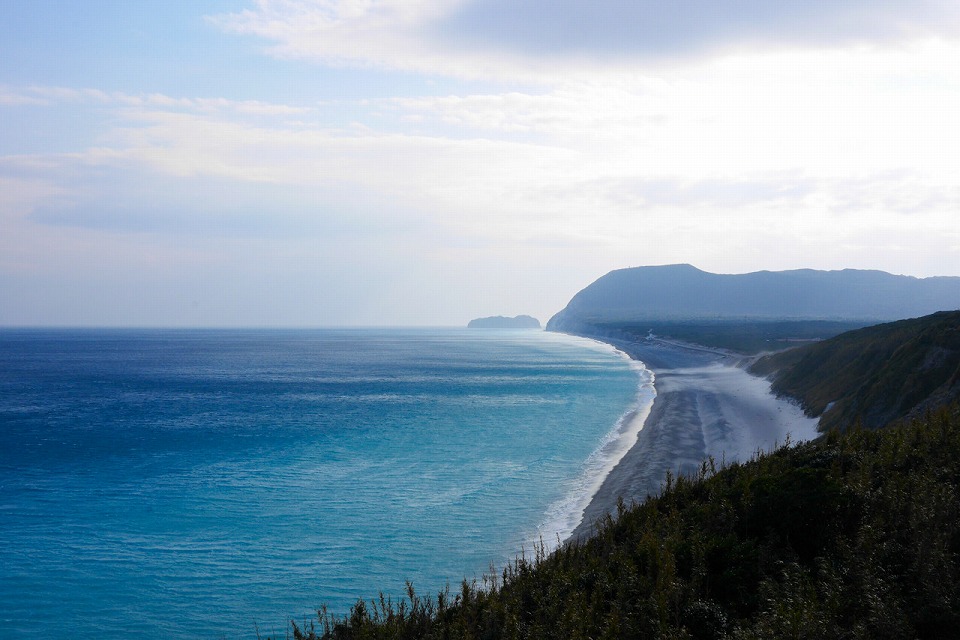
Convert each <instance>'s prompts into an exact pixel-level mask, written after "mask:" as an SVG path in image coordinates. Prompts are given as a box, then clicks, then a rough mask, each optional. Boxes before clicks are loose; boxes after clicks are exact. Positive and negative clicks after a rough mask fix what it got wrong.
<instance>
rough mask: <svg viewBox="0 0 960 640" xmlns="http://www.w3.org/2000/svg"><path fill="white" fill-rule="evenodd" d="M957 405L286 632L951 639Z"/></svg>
mask: <svg viewBox="0 0 960 640" xmlns="http://www.w3.org/2000/svg"><path fill="white" fill-rule="evenodd" d="M958 453H960V410H958V409H957V407H956V406H954V407H952V408H950V409H941V410H940V411H939V412H937V413H935V414H930V415H927V416H924V417H922V418H919V419H916V420H914V421H912V422H910V423H909V424H906V425H902V426H899V427H896V428H890V429H886V430H881V431H870V430H864V429H860V428H852V429H849V430H847V431H846V432H845V433H841V432H839V431H836V430H835V431H832V432H831V433H829V434H828V435H826V436H824V437H823V438H821V439H820V440H818V441H816V442H811V443H805V444H801V445H799V446H786V447H783V448H781V449H779V450H777V451H776V452H774V453H771V454H768V455H763V456H760V457H759V458H757V459H756V460H753V461H751V462H749V463H745V464H734V465H731V466H730V467H728V468H725V469H722V470H718V471H717V470H715V469H714V468H713V466H712V463H711V462H710V461H708V462H707V463H705V464H704V465H703V467H702V468H701V472H700V474H699V477H696V478H676V479H668V486H667V488H666V490H665V491H664V493H663V495H662V496H661V497H659V498H655V499H651V500H648V501H647V502H645V503H644V504H642V505H638V506H632V507H630V508H621V509H620V513H619V516H618V517H617V518H610V519H608V520H607V521H606V522H604V523H600V524H599V529H598V532H597V534H596V535H595V536H594V537H593V538H591V539H589V540H587V541H585V542H582V543H578V544H571V545H568V546H565V547H563V548H561V549H560V550H559V551H557V552H555V553H553V554H550V555H546V554H543V553H542V552H541V553H537V554H536V555H535V556H534V557H533V558H521V559H518V560H517V561H515V563H514V564H513V565H512V566H510V567H508V568H507V569H506V570H504V571H503V572H502V574H500V575H499V576H496V577H495V578H494V577H487V578H486V579H484V580H483V581H482V582H481V583H480V584H477V583H466V582H465V583H464V584H462V585H461V588H460V589H459V591H458V592H456V593H450V592H445V593H441V594H439V595H438V596H437V597H435V598H433V597H421V596H418V595H417V594H416V593H415V592H414V591H413V589H412V587H411V588H410V589H409V598H408V599H406V600H404V601H402V602H391V601H389V600H385V599H383V598H381V599H380V600H378V601H374V602H358V603H357V604H356V605H355V606H354V607H353V609H352V611H350V612H349V613H348V614H347V615H346V616H344V617H342V618H337V617H332V616H330V615H328V614H327V613H326V612H325V611H321V612H320V615H319V617H318V619H317V620H316V622H315V623H313V624H309V625H307V627H306V628H304V627H302V626H301V627H295V628H294V636H295V637H296V638H310V639H316V638H327V639H331V640H334V639H336V640H346V639H365V638H371V639H381V638H382V639H388V638H390V639H392V638H437V639H440V638H449V639H455V638H471V639H473V638H476V639H480V638H563V639H568V638H572V639H577V638H582V639H586V638H593V639H600V638H695V639H696V638H733V639H743V640H746V639H751V638H910V637H917V638H953V637H956V632H957V629H960V580H958V578H960V563H958V557H960V556H958V554H960V486H958V483H960V455H958Z"/></svg>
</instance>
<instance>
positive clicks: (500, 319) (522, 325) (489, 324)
mask: <svg viewBox="0 0 960 640" xmlns="http://www.w3.org/2000/svg"><path fill="white" fill-rule="evenodd" d="M467 327H468V328H470V329H539V328H540V321H539V320H537V319H536V318H534V317H532V316H515V317H513V318H507V317H504V316H491V317H489V318H476V319H475V320H471V321H470V322H469V323H468V324H467Z"/></svg>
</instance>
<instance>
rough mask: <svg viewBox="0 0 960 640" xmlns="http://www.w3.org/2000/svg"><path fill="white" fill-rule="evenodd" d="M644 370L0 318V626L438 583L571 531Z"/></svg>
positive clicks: (264, 610) (571, 358)
mask: <svg viewBox="0 0 960 640" xmlns="http://www.w3.org/2000/svg"><path fill="white" fill-rule="evenodd" d="M649 382H650V380H649V377H648V375H647V374H646V372H645V371H643V370H642V369H640V370H639V375H638V370H637V367H636V365H631V363H630V362H628V361H627V360H626V359H624V358H623V357H622V356H621V355H620V354H618V353H616V352H614V351H613V350H612V349H611V348H609V347H607V346H605V345H600V344H598V343H594V342H590V341H587V340H583V339H579V338H572V337H568V336H563V335H558V334H552V333H545V332H540V331H509V330H497V331H476V330H474V331H469V330H466V329H463V330H456V329H449V330H373V329H369V330H310V331H182V330H178V331H163V330H150V331H139V330H138V331H133V330H110V331H67V330H56V331H53V330H3V331H0V535H2V541H3V544H2V545H0V625H2V628H3V635H4V636H5V637H37V636H41V637H47V636H52V635H54V634H56V633H68V634H70V635H72V636H76V637H97V638H120V637H128V636H129V635H130V634H134V633H135V634H138V635H139V636H140V637H147V638H165V637H172V636H179V637H196V638H219V637H228V638H237V637H239V638H245V637H255V635H256V628H255V624H256V625H257V626H258V627H259V631H260V633H261V634H264V635H266V634H270V635H280V636H281V637H282V636H283V634H284V632H285V624H286V621H288V620H290V619H291V618H293V619H296V620H300V621H302V620H303V619H304V618H307V617H310V616H311V615H312V612H313V611H314V610H315V609H316V607H318V606H319V605H320V604H322V603H326V604H327V605H329V606H330V608H331V609H332V610H333V611H336V612H340V613H343V612H345V611H346V610H347V608H348V607H349V606H350V605H351V604H352V603H353V602H355V601H356V599H357V598H365V599H369V598H372V597H374V596H375V595H376V592H377V591H378V590H379V589H385V590H386V591H387V592H388V594H390V595H393V596H394V597H396V596H399V595H400V594H402V593H403V590H404V581H405V580H411V581H412V582H413V583H414V585H415V586H416V587H417V588H418V590H419V591H420V592H422V593H431V592H436V591H437V590H439V589H442V588H443V587H444V586H445V585H446V584H448V583H449V584H450V585H451V587H452V588H453V589H456V588H457V585H458V583H459V581H460V580H461V579H462V578H464V577H468V578H473V577H477V578H479V577H480V576H481V575H482V574H483V573H484V572H485V571H486V570H487V569H488V568H489V567H490V565H491V564H495V565H497V566H502V565H503V564H504V563H505V562H507V561H508V560H509V559H510V558H512V557H513V556H514V555H515V554H517V553H519V552H520V551H521V550H523V551H525V552H526V553H528V554H529V553H531V550H532V543H533V542H534V541H535V540H537V539H539V538H540V537H541V536H542V537H543V538H544V541H545V542H546V543H548V544H550V543H551V542H555V541H556V539H557V537H560V538H563V537H565V536H566V535H567V534H569V533H570V529H572V527H573V526H575V524H576V519H577V516H578V515H579V513H578V510H581V509H582V508H583V506H585V504H586V500H587V499H588V498H589V495H588V494H589V491H590V487H594V486H595V484H596V483H595V481H594V480H595V477H596V476H597V474H602V473H603V472H604V471H605V470H606V469H608V468H609V466H610V465H611V464H612V463H613V462H614V460H613V459H612V456H615V455H619V453H622V451H619V453H617V452H616V451H614V450H615V449H617V448H616V447H611V446H610V443H611V441H612V440H616V437H615V435H616V434H612V433H611V432H612V430H615V429H624V428H625V427H626V425H625V424H624V423H626V422H629V421H628V420H621V418H622V417H623V416H624V415H627V414H628V412H630V411H634V412H636V411H637V410H638V406H637V405H638V403H640V404H641V405H643V404H644V403H647V404H648V403H649V401H650V399H651V398H652V396H650V395H649V388H650V387H649ZM644 389H646V390H647V392H645V391H644ZM645 393H646V395H645ZM639 410H640V411H641V412H642V411H643V406H640V407H639ZM604 443H606V445H607V446H606V448H604V447H603V446H602V445H604ZM621 449H622V447H621ZM608 450H609V455H608Z"/></svg>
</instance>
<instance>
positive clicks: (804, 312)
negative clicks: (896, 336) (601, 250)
mask: <svg viewBox="0 0 960 640" xmlns="http://www.w3.org/2000/svg"><path fill="white" fill-rule="evenodd" d="M952 309H960V278H957V277H940V278H923V279H920V278H914V277H910V276H897V275H891V274H889V273H884V272H882V271H859V270H854V269H844V270H843V271H814V270H812V269H799V270H794V271H758V272H755V273H746V274H739V275H721V274H715V273H707V272H705V271H701V270H699V269H697V268H695V267H692V266H690V265H686V264H684V265H668V266H659V267H636V268H632V269H620V270H617V271H611V272H610V273H608V274H607V275H605V276H603V277H602V278H600V279H598V280H597V281H596V282H594V283H593V284H591V285H590V286H588V287H587V288H585V289H583V290H582V291H580V292H579V293H578V294H577V295H575V296H574V297H573V299H571V300H570V302H569V304H567V306H566V308H565V309H563V310H562V311H560V312H559V313H557V314H556V315H555V316H553V318H551V319H550V321H549V322H548V323H547V330H548V331H566V332H570V333H584V332H589V331H590V329H591V328H592V329H594V333H596V329H597V328H598V327H603V326H609V325H613V324H616V323H618V322H631V321H636V320H654V319H656V320H687V319H724V318H726V319H738V318H739V319H747V318H751V319H797V320H801V319H831V320H866V321H878V322H879V321H888V320H898V319H902V318H910V317H917V316H922V315H927V314H930V313H934V312H936V311H942V310H952Z"/></svg>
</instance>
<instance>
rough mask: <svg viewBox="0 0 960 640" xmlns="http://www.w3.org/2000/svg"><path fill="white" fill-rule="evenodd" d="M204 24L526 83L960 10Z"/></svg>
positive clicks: (958, 24) (610, 4) (884, 5)
mask: <svg viewBox="0 0 960 640" xmlns="http://www.w3.org/2000/svg"><path fill="white" fill-rule="evenodd" d="M209 20H210V21H211V22H212V23H213V24H215V25H216V26H218V27H219V28H221V29H224V30H226V31H229V32H232V33H236V34H242V35H249V36H256V37H259V38H261V39H263V40H266V41H267V42H270V43H272V44H271V45H270V48H269V49H268V51H269V52H270V53H271V54H273V55H275V56H278V57H283V58H301V59H307V60H313V61H316V62H320V63H323V64H326V65H333V66H344V65H346V66H356V67H370V66H372V67H382V68H387V69H398V70H405V71H418V72H425V73H434V74H445V75H453V76H461V77H468V78H488V79H494V80H522V81H527V82H537V81H540V82H549V81H554V80H558V79H561V78H564V77H570V76H571V75H574V76H577V75H580V76H584V77H587V76H589V75H590V74H591V73H593V72H595V71H596V70H597V69H598V68H609V67H611V66H623V65H628V66H629V65H633V64H636V63H638V62H640V63H642V62H644V61H646V62H647V63H654V64H660V63H663V62H664V61H668V60H671V59H676V60H680V61H683V60H688V59H690V58H691V57H692V58H693V59H696V58H698V57H705V56H710V57H713V56H715V55H717V54H725V53H731V52H734V53H735V52H747V53H757V52H760V51H765V50H771V49H773V50H777V49H782V48H784V47H788V48H797V47H804V48H809V47H820V48H837V47H846V46H850V45H869V44H888V43H894V44H902V43H909V42H915V41H918V40H929V39H937V38H939V39H953V40H956V39H957V38H958V36H960V7H957V6H956V5H955V3H951V2H944V1H942V0H915V1H914V2H910V3H905V2H898V1H896V0H880V1H878V0H782V1H780V2H776V3H771V2H768V1H767V0H736V1H734V2H726V3H721V4H718V3H716V2H714V1H713V0H679V1H678V2H673V3H669V4H664V3H662V2H655V1H653V0H630V1H625V0H599V1H598V2H591V3H584V2H573V1H567V0H559V1H558V0H528V1H525V2H513V1H510V0H481V1H468V0H432V1H431V0H387V1H381V2H369V1H364V0H344V1H337V0H256V2H255V6H254V8H252V9H247V10H244V11H241V12H239V13H233V14H223V15H218V16H211V17H210V18H209Z"/></svg>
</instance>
